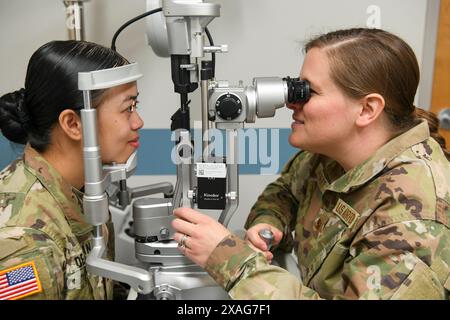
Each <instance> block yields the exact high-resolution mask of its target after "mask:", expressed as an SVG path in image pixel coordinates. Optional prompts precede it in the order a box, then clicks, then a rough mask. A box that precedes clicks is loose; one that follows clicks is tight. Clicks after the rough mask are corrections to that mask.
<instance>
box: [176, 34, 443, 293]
mask: <svg viewBox="0 0 450 320" xmlns="http://www.w3.org/2000/svg"><path fill="white" fill-rule="evenodd" d="M305 51H306V56H305V60H304V63H303V67H302V70H301V74H300V77H301V78H302V79H305V80H308V81H309V82H310V85H311V98H310V99H309V101H307V102H305V103H298V104H291V105H288V108H289V109H291V110H292V111H293V116H292V118H293V120H294V122H293V123H292V132H291V135H290V137H289V142H290V144H292V145H293V146H295V147H298V148H301V149H302V151H300V152H299V153H297V154H296V155H295V156H294V157H293V158H292V159H291V160H290V161H289V162H288V164H287V165H286V166H285V168H284V170H283V172H282V173H281V176H280V177H279V178H278V179H277V180H276V181H275V182H273V183H271V184H269V185H268V186H267V187H266V189H265V190H264V192H263V193H262V194H261V195H260V197H259V198H258V200H257V202H256V203H255V205H254V206H253V208H252V210H251V212H250V215H249V217H248V219H247V223H246V228H247V229H248V231H247V242H245V241H243V240H242V239H240V238H238V237H237V236H235V235H233V234H231V233H230V232H229V231H228V230H227V229H225V228H224V227H223V226H222V225H220V224H219V223H218V222H216V221H215V220H213V219H212V218H210V217H208V216H205V215H203V214H201V213H198V212H196V211H194V210H191V209H177V210H176V211H175V215H177V216H178V217H179V218H180V219H175V220H174V221H173V227H174V228H175V229H176V230H177V231H178V232H177V233H176V234H175V240H176V241H177V242H179V243H180V249H181V251H182V252H184V253H185V255H186V256H187V257H189V258H190V259H191V260H192V261H194V262H196V263H198V264H199V265H200V266H202V267H205V269H206V270H207V271H208V272H209V274H210V275H211V276H212V277H213V278H214V279H215V280H216V281H217V282H218V283H219V284H220V285H221V286H223V288H225V289H226V290H227V291H228V292H229V294H230V296H231V297H232V298H236V299H448V298H449V290H450V276H449V275H450V229H449V228H450V166H449V162H448V159H449V158H450V153H449V152H448V151H447V150H446V148H445V140H444V139H443V138H442V137H441V136H440V135H439V134H438V124H439V121H438V120H437V119H436V116H435V115H433V114H432V113H430V112H427V111H424V110H422V109H419V108H416V107H415V106H414V97H415V94H416V90H417V87H418V83H419V66H418V63H417V59H416V57H415V55H414V52H413V50H412V49H411V48H410V47H409V45H408V44H406V43H405V42H404V41H403V40H401V39H400V38H399V37H397V36H395V35H393V34H391V33H389V32H386V31H383V30H376V29H349V30H340V31H336V32H331V33H328V34H325V35H322V36H319V37H317V38H315V39H313V40H312V41H310V42H309V43H308V44H307V45H306V50H305ZM263 229H269V230H271V231H272V233H273V234H274V246H273V247H275V248H276V247H280V248H284V249H286V250H287V252H289V251H290V250H291V249H292V248H293V247H294V250H295V252H296V254H297V257H298V265H299V270H300V274H301V278H302V281H301V282H300V281H299V280H298V279H297V278H296V277H294V276H293V275H291V274H290V273H288V272H287V271H286V270H284V269H281V268H279V267H276V266H273V265H270V260H271V259H272V257H273V255H272V253H271V252H270V251H269V250H268V247H267V245H266V243H265V242H264V241H263V240H262V239H261V238H260V237H259V235H258V234H259V232H260V231H261V230H263ZM292 233H294V237H293V236H292Z"/></svg>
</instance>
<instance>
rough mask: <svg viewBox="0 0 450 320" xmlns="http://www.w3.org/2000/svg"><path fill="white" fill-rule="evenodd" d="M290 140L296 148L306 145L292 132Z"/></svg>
mask: <svg viewBox="0 0 450 320" xmlns="http://www.w3.org/2000/svg"><path fill="white" fill-rule="evenodd" d="M288 142H289V144H290V145H291V146H293V147H294V148H298V149H303V147H304V144H303V143H302V141H301V140H300V139H298V138H296V137H293V136H292V134H291V135H290V136H289V139H288Z"/></svg>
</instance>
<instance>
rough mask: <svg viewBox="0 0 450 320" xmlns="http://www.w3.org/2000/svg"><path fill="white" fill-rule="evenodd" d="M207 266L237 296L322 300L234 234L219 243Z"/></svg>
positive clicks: (253, 298)
mask: <svg viewBox="0 0 450 320" xmlns="http://www.w3.org/2000/svg"><path fill="white" fill-rule="evenodd" d="M205 269H206V271H207V272H208V273H209V274H210V275H211V277H212V278H213V279H215V280H216V281H217V283H218V284H219V285H221V286H222V287H223V288H224V289H225V290H226V291H228V293H229V295H230V296H231V298H233V299H237V300H244V299H245V300H271V299H320V297H319V295H318V294H317V293H316V292H315V291H314V290H312V289H310V288H308V287H306V286H304V285H303V284H302V283H301V282H300V281H299V280H298V279H297V278H296V277H295V276H294V275H292V274H290V273H289V272H288V271H286V270H284V269H282V268H280V267H276V266H273V265H270V264H268V263H267V260H266V258H265V257H264V255H262V254H261V253H260V252H256V251H254V250H253V249H251V248H250V247H249V246H248V245H247V244H246V243H245V241H243V240H242V239H240V238H239V237H237V236H236V235H233V234H231V235H229V236H227V237H225V238H224V239H223V240H222V241H221V242H220V243H219V244H218V245H217V247H216V249H215V250H214V251H213V252H212V254H211V255H210V257H209V258H208V261H207V263H206V267H205Z"/></svg>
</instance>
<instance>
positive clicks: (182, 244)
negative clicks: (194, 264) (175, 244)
mask: <svg viewBox="0 0 450 320" xmlns="http://www.w3.org/2000/svg"><path fill="white" fill-rule="evenodd" d="M187 238H188V235H187V234H183V236H182V237H181V240H180V247H185V248H186V239H187Z"/></svg>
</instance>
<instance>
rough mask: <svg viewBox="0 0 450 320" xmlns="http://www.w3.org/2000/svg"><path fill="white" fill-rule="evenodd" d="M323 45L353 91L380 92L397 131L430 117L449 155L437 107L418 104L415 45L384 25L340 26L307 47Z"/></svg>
mask: <svg viewBox="0 0 450 320" xmlns="http://www.w3.org/2000/svg"><path fill="white" fill-rule="evenodd" d="M312 48H319V49H324V50H325V53H326V54H327V57H328V60H329V62H330V76H331V78H332V80H333V81H334V83H336V84H337V86H338V87H339V88H340V89H341V90H342V91H343V92H344V93H345V94H346V95H347V96H349V97H351V98H355V99H359V98H362V97H364V96H366V95H368V94H370V93H379V94H381V95H382V96H383V97H384V99H385V102H386V105H385V108H384V112H385V114H386V115H387V118H388V119H389V123H390V125H391V127H392V128H393V129H394V131H395V132H404V131H406V130H408V129H410V128H412V127H413V126H415V125H416V124H417V120H418V119H419V118H422V119H426V120H427V121H428V126H429V128H430V134H431V136H432V137H433V138H434V139H435V140H436V141H437V142H438V143H439V144H440V146H441V148H442V150H443V152H444V153H445V156H446V157H447V159H448V160H450V152H449V151H448V150H447V149H446V146H445V139H444V138H443V137H442V136H441V135H440V134H439V132H438V130H439V119H438V118H437V117H436V115H435V114H434V113H432V112H429V111H425V110H423V109H420V108H416V107H415V106H414V97H415V95H416V91H417V87H418V85H419V79H420V72H419V64H418V63H417V58H416V56H415V54H414V51H413V50H412V49H411V47H410V46H409V45H408V44H407V43H406V42H405V41H403V40H402V39H400V38H399V37H398V36H396V35H394V34H392V33H389V32H387V31H384V30H380V29H366V28H354V29H347V30H338V31H334V32H330V33H327V34H324V35H321V36H319V37H317V38H314V39H312V40H310V41H309V42H308V43H307V44H306V46H305V51H306V52H308V51H309V50H311V49H312Z"/></svg>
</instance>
